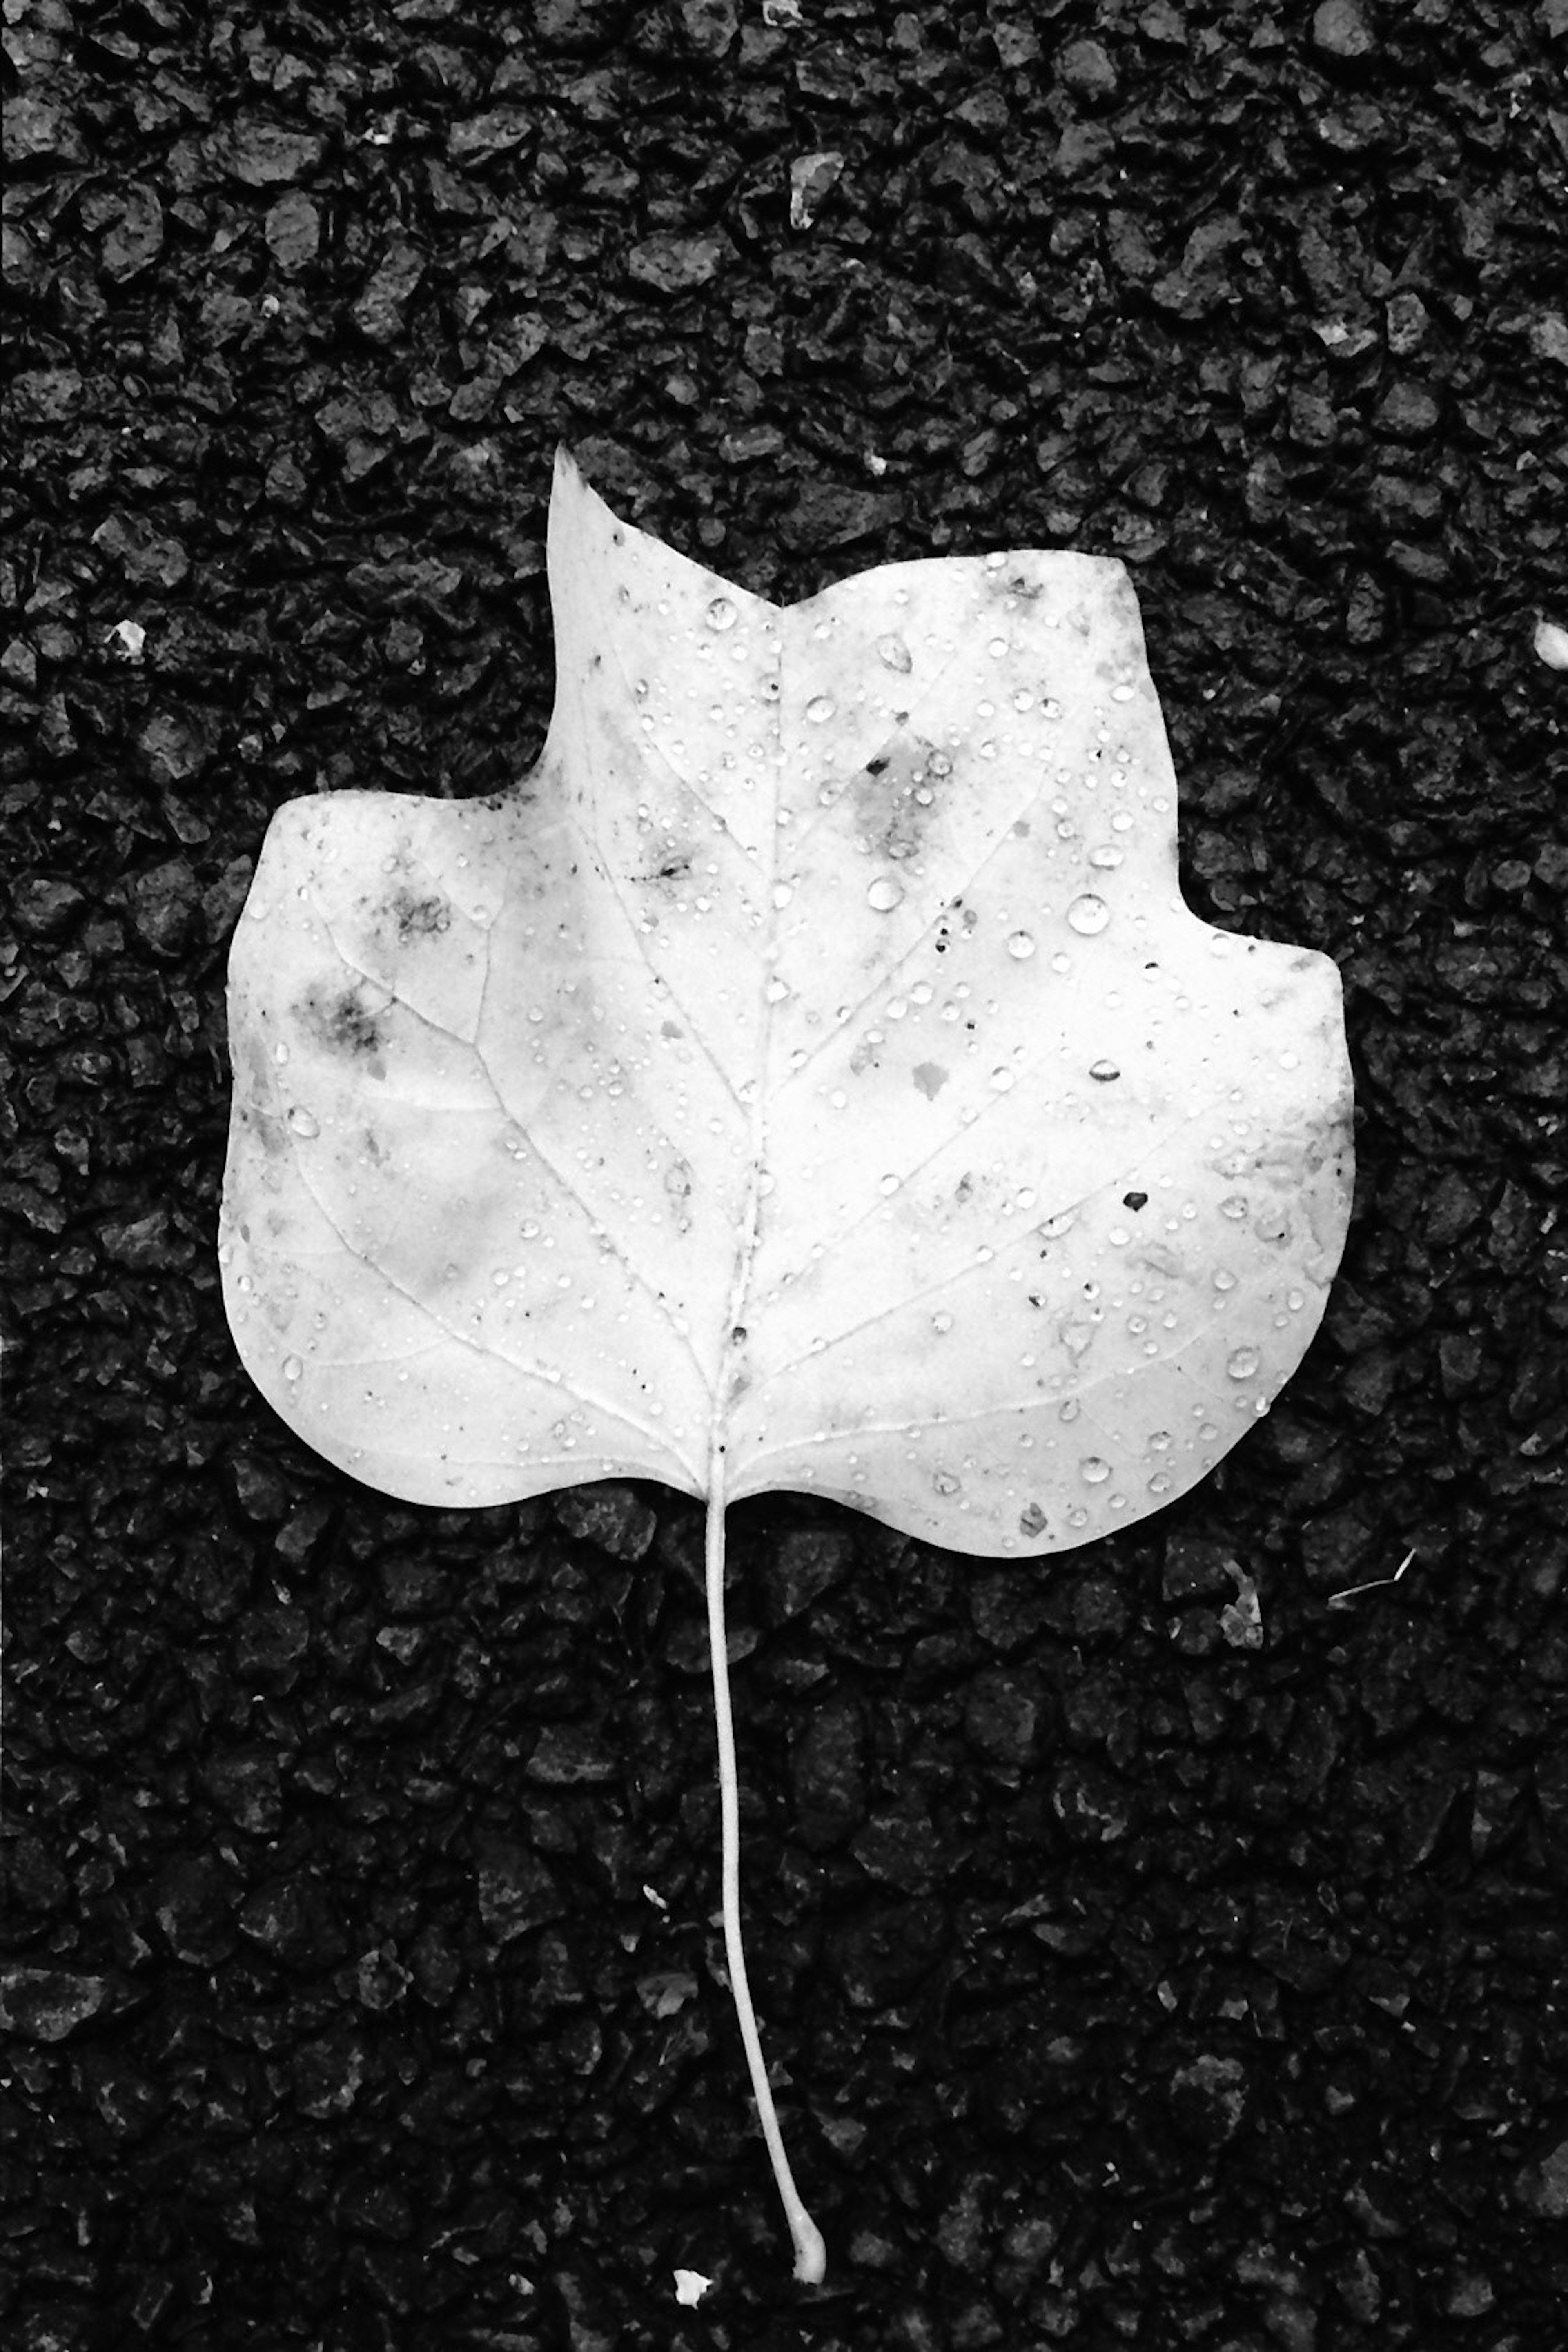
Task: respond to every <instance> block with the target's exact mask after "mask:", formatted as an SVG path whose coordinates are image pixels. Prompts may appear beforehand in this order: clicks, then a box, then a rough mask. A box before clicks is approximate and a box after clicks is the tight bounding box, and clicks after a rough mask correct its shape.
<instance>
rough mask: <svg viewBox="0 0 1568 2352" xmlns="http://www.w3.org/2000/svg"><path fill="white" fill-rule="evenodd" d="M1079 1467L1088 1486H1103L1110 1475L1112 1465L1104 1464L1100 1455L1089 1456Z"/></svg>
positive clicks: (1080, 1473)
mask: <svg viewBox="0 0 1568 2352" xmlns="http://www.w3.org/2000/svg"><path fill="white" fill-rule="evenodd" d="M1078 1466H1079V1475H1080V1476H1081V1477H1082V1479H1083V1483H1084V1485H1085V1486H1104V1484H1105V1482H1106V1480H1107V1479H1108V1478H1109V1477H1110V1463H1109V1462H1102V1461H1101V1460H1100V1456H1099V1454H1089V1455H1088V1456H1087V1457H1086V1458H1085V1459H1084V1460H1083V1461H1082V1462H1080V1463H1079V1465H1078Z"/></svg>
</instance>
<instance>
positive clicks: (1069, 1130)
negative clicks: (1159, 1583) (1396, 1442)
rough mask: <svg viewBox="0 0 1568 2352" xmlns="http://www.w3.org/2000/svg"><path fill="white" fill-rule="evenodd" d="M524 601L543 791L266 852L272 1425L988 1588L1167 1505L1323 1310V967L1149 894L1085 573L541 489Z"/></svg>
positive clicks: (1327, 1136) (228, 1287)
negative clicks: (835, 1541) (768, 594)
mask: <svg viewBox="0 0 1568 2352" xmlns="http://www.w3.org/2000/svg"><path fill="white" fill-rule="evenodd" d="M549 577H550V588H551V596H552V605H553V611H554V619H555V634H556V670H557V677H556V699H555V706H554V711H553V716H552V722H551V728H550V732H549V736H548V740H547V741H546V743H545V746H544V750H543V752H542V756H541V758H540V760H539V762H538V764H537V766H536V767H535V768H534V769H533V771H532V772H531V774H530V775H528V776H526V777H525V778H523V779H522V780H521V782H520V783H518V784H517V785H516V786H515V787H514V788H513V789H512V790H511V791H510V792H507V793H501V794H499V795H496V796H495V797H492V798H489V799H485V800H479V801H458V802H453V801H445V800H437V799H424V798H409V797H405V796H402V795H396V794H392V793H375V792H343V793H332V794H329V795H327V796H324V797H321V798H315V799H307V800H301V801H296V802H293V803H289V804H288V805H287V806H285V807H284V808H283V809H281V810H280V811H279V814H278V815H277V816H276V817H275V818H274V819H273V822H272V824H271V827H270V829H269V831H268V837H267V841H266V845H265V846H264V849H263V852H262V856H261V858H260V862H259V865H258V870H257V874H256V877H255V881H254V884H253V887H252V889H251V893H250V898H249V900H248V903H247V908H246V912H245V917H244V919H243V920H242V921H241V924H240V926H239V929H238V931H237V935H236V939H235V942H234V947H233V951H232V955H231V960H230V978H229V1031H230V1043H231V1051H232V1058H233V1065H234V1098H233V1116H232V1125H231V1129H230V1138H229V1155H228V1165H227V1171H226V1184H225V1196H224V1209H223V1220H222V1251H221V1255H222V1259H223V1280H224V1297H225V1303H226V1309H227V1312H228V1317H229V1320H230V1324H231V1327H232V1328H233V1332H234V1336H235V1339H236V1343H237V1347H238V1349H239V1352H240V1355H241V1357H242V1359H243V1360H244V1362H245V1364H246V1367H247V1370H248V1371H249V1372H250V1374H251V1376H252V1378H253V1379H254V1381H256V1383H257V1385H258V1388H259V1389H260V1391H261V1392H262V1394H263V1395H264V1396H265V1397H266V1398H267V1400H268V1402H269V1403H270V1404H271V1405H272V1406H273V1407H274V1409H275V1410H276V1411H277V1412H278V1413H279V1415H280V1416H281V1417H282V1419H283V1420H284V1421H285V1422H287V1423H289V1426H290V1427H291V1428H293V1429H294V1430H296V1431H297V1432H298V1433H300V1436H302V1437H303V1438H305V1439H306V1440H307V1441H308V1442H309V1444H311V1445H312V1446H313V1447H315V1448H316V1449H317V1450H318V1451H319V1452H320V1453H321V1454H324V1455H326V1456H327V1457H328V1458H329V1459H330V1460H331V1461H332V1462H335V1463H337V1464H339V1465H341V1466H342V1468H343V1469H344V1470H346V1471H348V1472H350V1473H352V1475H353V1476H355V1477H356V1478H359V1479H361V1480H363V1481H364V1482H365V1483H366V1484H367V1485H370V1486H376V1487H379V1488H382V1489H383V1490H384V1491H385V1492H387V1493H389V1494H392V1495H395V1496H401V1497H404V1498H405V1499H408V1500H411V1501H414V1502H418V1503H425V1504H436V1505H441V1506H445V1507H453V1506H458V1505H481V1504H496V1503H502V1502H507V1501H510V1500H516V1499H519V1498H521V1497H524V1496H532V1495H538V1494H541V1493H544V1492H548V1491H550V1490H552V1489H555V1488H559V1487H563V1486H573V1485H576V1484H579V1483H581V1482H583V1481H584V1480H591V1479H601V1478H605V1477H611V1476H625V1475H638V1476H643V1477H647V1478H653V1479H658V1480H661V1481H662V1482H664V1483H665V1484H666V1485H668V1486H674V1487H676V1488H679V1490H681V1491H682V1492H684V1493H686V1494H689V1495H694V1496H701V1497H703V1498H704V1499H705V1500H706V1502H707V1504H708V1507H709V1519H710V1537H711V1530H712V1529H713V1528H715V1527H717V1528H718V1531H719V1532H718V1536H717V1538H716V1540H717V1543H718V1546H719V1550H720V1559H721V1545H722V1514H723V1508H724V1506H725V1505H726V1504H727V1503H730V1502H732V1501H735V1500H737V1499H738V1498H740V1497H742V1496H751V1495H757V1494H761V1493H764V1492H767V1491H770V1490H773V1489H776V1488H792V1489H796V1490H802V1491H806V1492H810V1493H813V1494H816V1495H819V1496H828V1497H832V1498H834V1499H836V1500H837V1501H840V1502H844V1503H847V1504H850V1505H852V1506H854V1507H856V1508H857V1509H858V1510H860V1511H863V1512H867V1513H868V1514H870V1515H871V1516H872V1517H876V1518H879V1519H882V1520H885V1521H887V1522H889V1524H891V1525H892V1526H894V1527H896V1528H900V1529H902V1530H903V1531H905V1532H906V1533H908V1534H910V1535H912V1536H918V1537H921V1538H927V1539H929V1540H931V1541H932V1542H935V1543H938V1544H941V1545H943V1546H946V1547H949V1548H951V1549H955V1550H959V1551H963V1552H970V1553H978V1554H984V1555H991V1556H995V1555H999V1554H1006V1553H1012V1554H1015V1555H1040V1554H1045V1553H1048V1552H1054V1551H1060V1550H1064V1549H1069V1548H1071V1547H1073V1546H1075V1545H1079V1544H1084V1543H1088V1542H1090V1541H1092V1540H1094V1539H1096V1538H1099V1537H1101V1536H1104V1535H1107V1534H1109V1533H1111V1532H1113V1531H1114V1530H1116V1529H1118V1528H1125V1527H1129V1526H1131V1525H1132V1524H1133V1523H1134V1522H1135V1521H1137V1520H1138V1519H1139V1518H1141V1517H1143V1516H1144V1515H1145V1514H1147V1513H1148V1512H1151V1511H1153V1510H1156V1509H1158V1508H1160V1507H1162V1506H1163V1505H1164V1504H1166V1503H1169V1502H1171V1501H1173V1499H1174V1498H1175V1497H1177V1496H1180V1495H1182V1494H1183V1493H1184V1492H1185V1491H1186V1489H1187V1488H1189V1487H1191V1486H1193V1485H1194V1483H1195V1482H1196V1481H1197V1480H1199V1479H1201V1478H1202V1477H1203V1476H1204V1475H1205V1473H1206V1472H1207V1471H1208V1470H1209V1469H1211V1468H1212V1467H1213V1465H1215V1463H1216V1462H1217V1461H1218V1460H1219V1459H1220V1457H1221V1456H1222V1455H1223V1454H1225V1453H1226V1451H1227V1450H1228V1449H1229V1447H1231V1446H1232V1445H1234V1444H1236V1442H1237V1439H1238V1438H1240V1437H1241V1436H1242V1435H1243V1434H1244V1433H1246V1431H1247V1429H1249V1428H1250V1427H1251V1426H1252V1424H1253V1423H1254V1422H1256V1421H1257V1420H1258V1417H1259V1416H1260V1415H1261V1414H1263V1413H1265V1412H1267V1411H1268V1407H1269V1405H1270V1404H1271V1402H1273V1400H1274V1398H1275V1396H1276V1395H1277V1394H1278V1393H1279V1390H1280V1388H1281V1387H1282V1386H1283V1384H1284V1382H1285V1381H1287V1380H1288V1379H1289V1377H1290V1374H1291V1373H1292V1372H1293V1371H1294V1370H1295V1369H1296V1367H1297V1365H1298V1364H1299V1362H1300V1359H1301V1357H1302V1355H1303V1353H1304V1352H1305V1350H1306V1349H1307V1346H1308V1344H1309V1342H1310V1339H1311V1338H1312V1335H1313V1332H1314V1331H1315V1330H1316V1328H1317V1326H1318V1323H1319V1321H1320V1319H1321V1314H1322V1310H1323V1307H1324V1303H1325V1299H1326V1296H1327V1291H1328V1286H1329V1284H1330V1282H1331V1278H1332V1276H1333V1274H1334V1270H1335V1268H1336V1266H1337V1265H1338V1262H1339V1258H1340V1254H1341V1250H1342V1245H1343V1241H1344V1235H1345V1229H1346V1224H1347V1221H1348V1216H1349V1206H1350V1183H1351V1108H1352V1097H1351V1076H1350V1068H1349V1062H1348V1057H1347V1054H1346V1048H1345V1039H1344V1030H1343V1020H1342V1009H1341V991H1340V982H1339V976H1338V973H1337V971H1336V969H1335V967H1334V965H1333V964H1332V962H1331V961H1330V960H1329V959H1328V958H1327V957H1325V956H1322V955H1319V954H1315V953H1312V952H1310V951H1308V950H1301V949H1299V948H1294V947H1290V946H1285V945H1279V944H1276V943H1271V942H1268V941H1266V940H1253V939H1246V938H1241V937H1237V936H1233V935H1231V934H1229V933H1226V932H1223V931H1218V930H1215V929H1212V928H1211V927H1210V926H1209V925H1207V924H1205V923H1204V922H1202V921H1200V920H1199V919H1197V918H1196V917H1195V916H1194V915H1193V914H1192V913H1191V912H1190V911H1189V909H1188V908H1186V907H1185V905H1184V903H1183V900H1182V898H1181V896H1180V892H1179V889H1178V887H1177V875H1176V803H1177V790H1176V782H1175V777H1174V773H1173V768H1172V763H1171V758H1170V752H1169V749H1168V746H1167V743H1166V739H1165V732H1164V728H1163V722H1162V719H1161V715H1160V708H1159V703H1158V700H1157V698H1156V696H1155V693H1154V689H1153V686H1152V681H1151V678H1150V676H1149V672H1148V667H1147V664H1146V662H1145V658H1144V653H1143V644H1142V630H1141V627H1140V624H1139V617H1138V608H1137V602H1136V598H1135V596H1134V594H1133V592H1132V589H1131V584H1130V583H1129V581H1128V578H1127V574H1126V572H1124V571H1123V569H1122V567H1121V565H1120V564H1119V563H1116V562H1109V561H1106V560H1104V559H1101V558H1098V557H1092V556H1085V555H1076V554H1065V553H1042V552H1038V551H1012V552H1009V553H1005V554H996V555H988V556H964V557H948V558H937V559H932V560H929V561H922V562H910V563H896V564H888V565H884V566H881V567H879V569H877V570H875V571H871V572H863V573H861V574H859V575H858V577H856V578H853V579H850V580H847V581H844V582H842V583H839V584H838V585H837V586H836V587H832V588H829V589H826V590H825V591H824V592H823V593H821V594H819V595H817V596H815V597H812V598H811V599H809V600H808V601H807V602H805V603H804V604H797V605H794V606H791V607H788V608H781V607H779V606H776V605H773V604H769V603H767V602H765V601H763V599H762V598H759V597H756V596H752V595H750V594H748V593H746V592H745V591H744V590H742V589H741V588H739V587H736V586H734V585H733V584H731V583H729V582H726V581H724V580H722V579H721V578H720V577H719V576H718V575H717V574H715V573H713V572H709V571H707V570H705V569H704V568H703V567H702V566H701V565H700V564H698V563H694V562H689V561H688V560H687V559H686V558H684V557H682V556H680V555H679V554H676V553H674V552H673V551H670V550H669V549H668V548H666V547H664V546H662V545H661V544H660V543H659V542H658V541H656V540H654V539H652V538H650V537H648V536H647V535H646V534H644V533H642V532H639V531H637V530H633V529H631V528H630V527H628V526H626V525H625V524H623V523H621V522H619V521H617V520H616V518H615V516H614V515H613V514H611V512H610V511H609V509H607V508H606V507H605V505H604V504H603V503H602V502H601V500H600V499H598V498H596V497H595V494H594V493H593V491H592V490H591V489H589V488H588V487H587V486H586V485H585V483H584V481H583V479H582V478H581V477H580V475H579V474H578V472H577V470H576V468H575V467H574V465H573V463H572V462H571V460H570V458H569V457H566V456H565V455H564V454H563V455H562V456H561V457H559V458H558V460H557V468H556V478H555V484H554V491H553V496H552V505H551V515H550V532H549ZM712 1549H713V1543H712V1540H710V1577H711V1572H712V1558H711V1553H712ZM719 1575H720V1581H721V1568H720V1570H719ZM719 1663H720V1662H719V1661H718V1659H717V1658H716V1669H717V1667H718V1664H719ZM726 1697H727V1694H726ZM732 1958H733V1955H732ZM754 2073H755V2068H753V2074H754ZM797 2242H798V2241H797ZM803 2274H804V2273H803Z"/></svg>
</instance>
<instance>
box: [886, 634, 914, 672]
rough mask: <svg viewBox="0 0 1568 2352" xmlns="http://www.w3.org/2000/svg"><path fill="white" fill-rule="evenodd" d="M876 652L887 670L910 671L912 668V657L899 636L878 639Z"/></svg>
mask: <svg viewBox="0 0 1568 2352" xmlns="http://www.w3.org/2000/svg"><path fill="white" fill-rule="evenodd" d="M877 652H878V655H879V657H880V658H881V659H882V660H883V661H885V662H886V663H887V665H888V667H889V669H896V670H910V669H912V668H913V667H914V656H913V655H912V654H911V653H910V649H909V647H908V646H907V645H905V643H904V641H903V639H902V637H900V636H897V635H891V634H889V635H887V636H885V637H879V638H878V640H877Z"/></svg>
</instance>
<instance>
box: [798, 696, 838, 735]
mask: <svg viewBox="0 0 1568 2352" xmlns="http://www.w3.org/2000/svg"><path fill="white" fill-rule="evenodd" d="M837 708H838V705H837V703H836V702H835V701H834V699H833V697H832V696H831V695H830V694H814V695H813V696H812V698H811V700H810V701H809V702H808V703H807V704H806V706H805V715H806V717H807V718H808V719H810V721H811V723H812V725H813V726H814V727H821V726H824V725H825V724H826V721H827V720H828V719H831V718H832V716H833V714H834V712H835V711H836V710H837Z"/></svg>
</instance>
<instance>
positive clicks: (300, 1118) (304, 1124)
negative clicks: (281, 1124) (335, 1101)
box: [289, 1103, 321, 1139]
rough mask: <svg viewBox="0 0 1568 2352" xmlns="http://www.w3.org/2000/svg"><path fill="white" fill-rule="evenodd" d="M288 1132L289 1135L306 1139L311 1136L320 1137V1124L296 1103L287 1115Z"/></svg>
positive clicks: (317, 1119) (318, 1120)
mask: <svg viewBox="0 0 1568 2352" xmlns="http://www.w3.org/2000/svg"><path fill="white" fill-rule="evenodd" d="M289 1133H290V1134H291V1135H302V1136H304V1137H306V1138H307V1139H309V1138H310V1137H311V1136H316V1135H320V1133H321V1120H320V1119H319V1118H314V1117H313V1116H312V1115H311V1113H310V1111H308V1110H306V1109H305V1108H303V1106H302V1105H301V1104H300V1103H296V1104H295V1106H294V1108H293V1109H292V1110H291V1111H290V1112H289Z"/></svg>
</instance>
